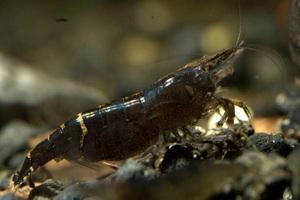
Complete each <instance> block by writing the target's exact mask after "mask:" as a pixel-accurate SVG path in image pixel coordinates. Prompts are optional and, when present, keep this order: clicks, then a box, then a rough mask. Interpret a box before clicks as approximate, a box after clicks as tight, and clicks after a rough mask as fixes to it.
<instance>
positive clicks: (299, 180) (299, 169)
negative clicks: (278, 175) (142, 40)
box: [287, 149, 300, 199]
mask: <svg viewBox="0 0 300 200" xmlns="http://www.w3.org/2000/svg"><path fill="white" fill-rule="evenodd" d="M287 160H288V168H289V170H290V171H291V172H292V174H293V179H292V184H291V192H292V194H293V199H300V149H297V150H295V151H294V152H293V153H291V154H290V155H289V156H288V158H287Z"/></svg>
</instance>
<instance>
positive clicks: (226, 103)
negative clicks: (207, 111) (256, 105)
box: [215, 97, 251, 127]
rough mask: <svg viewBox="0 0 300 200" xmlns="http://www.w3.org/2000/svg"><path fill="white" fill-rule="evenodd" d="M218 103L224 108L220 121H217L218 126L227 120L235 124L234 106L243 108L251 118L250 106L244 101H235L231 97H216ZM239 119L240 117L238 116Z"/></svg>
mask: <svg viewBox="0 0 300 200" xmlns="http://www.w3.org/2000/svg"><path fill="white" fill-rule="evenodd" d="M215 99H216V100H217V101H218V104H219V105H220V106H221V107H222V108H223V109H224V111H225V112H224V114H223V115H222V117H221V119H220V121H219V122H218V123H217V126H218V127H221V126H223V124H224V123H225V122H227V123H228V124H233V120H234V118H235V117H236V116H235V111H234V106H238V107H240V108H242V109H243V110H244V112H245V114H246V115H247V117H248V118H249V119H251V112H250V110H249V108H248V106H247V105H246V104H245V103H244V102H242V101H233V100H231V99H225V98H223V97H215ZM237 119H238V120H239V118H237Z"/></svg>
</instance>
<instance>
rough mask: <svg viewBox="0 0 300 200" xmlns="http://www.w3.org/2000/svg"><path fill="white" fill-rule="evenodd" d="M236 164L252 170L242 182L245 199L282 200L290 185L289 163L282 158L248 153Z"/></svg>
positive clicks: (236, 161)
mask: <svg viewBox="0 0 300 200" xmlns="http://www.w3.org/2000/svg"><path fill="white" fill-rule="evenodd" d="M235 163H236V164H240V165H243V166H246V167H248V168H249V169H251V170H249V171H247V172H245V175H244V177H243V180H241V183H242V185H243V186H244V189H243V193H244V198H245V199H253V200H254V199H264V200H267V199H280V198H282V197H283V193H284V190H285V188H286V187H288V186H289V185H290V180H291V176H290V173H289V172H288V170H287V162H286V160H285V159H284V158H283V157H281V156H278V155H276V154H263V153H257V152H246V153H244V154H243V155H242V156H240V157H238V158H237V159H236V160H235Z"/></svg>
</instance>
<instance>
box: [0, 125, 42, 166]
mask: <svg viewBox="0 0 300 200" xmlns="http://www.w3.org/2000/svg"><path fill="white" fill-rule="evenodd" d="M36 134H37V130H36V129H35V128H34V127H32V126H31V125H29V124H28V123H25V122H23V121H12V122H10V123H8V124H7V125H6V126H5V127H3V128H2V129H1V130H0V166H3V165H6V164H7V161H8V160H9V159H11V158H12V156H13V155H14V154H16V153H18V152H20V151H22V150H24V149H26V148H27V138H28V137H32V136H35V135H36Z"/></svg>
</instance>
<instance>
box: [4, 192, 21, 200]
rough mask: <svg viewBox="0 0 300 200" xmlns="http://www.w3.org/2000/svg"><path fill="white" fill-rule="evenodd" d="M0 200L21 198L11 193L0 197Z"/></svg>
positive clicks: (19, 199) (18, 199) (17, 199)
mask: <svg viewBox="0 0 300 200" xmlns="http://www.w3.org/2000/svg"><path fill="white" fill-rule="evenodd" d="M0 200H22V198H20V197H18V196H16V195H15V194H13V193H7V194H5V195H3V196H2V197H0Z"/></svg>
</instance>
